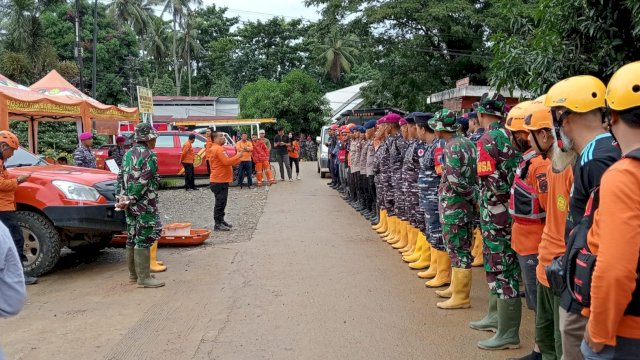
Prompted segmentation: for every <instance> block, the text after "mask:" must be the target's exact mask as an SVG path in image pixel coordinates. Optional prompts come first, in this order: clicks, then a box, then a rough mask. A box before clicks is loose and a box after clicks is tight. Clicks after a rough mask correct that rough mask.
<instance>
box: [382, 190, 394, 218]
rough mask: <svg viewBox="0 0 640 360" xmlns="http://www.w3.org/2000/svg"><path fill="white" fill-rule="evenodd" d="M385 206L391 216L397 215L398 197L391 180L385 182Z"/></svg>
mask: <svg viewBox="0 0 640 360" xmlns="http://www.w3.org/2000/svg"><path fill="white" fill-rule="evenodd" d="M383 197H384V208H385V209H387V214H388V215H389V216H396V215H397V212H396V197H395V187H394V186H393V185H392V184H391V182H388V183H385V184H384V195H383Z"/></svg>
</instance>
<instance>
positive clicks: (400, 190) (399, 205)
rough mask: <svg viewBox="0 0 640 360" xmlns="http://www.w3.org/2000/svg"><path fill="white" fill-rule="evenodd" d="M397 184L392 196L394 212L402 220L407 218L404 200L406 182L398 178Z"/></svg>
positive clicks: (405, 198) (405, 197)
mask: <svg viewBox="0 0 640 360" xmlns="http://www.w3.org/2000/svg"><path fill="white" fill-rule="evenodd" d="M399 181H400V182H399V183H398V185H397V186H396V187H395V188H394V192H393V196H394V198H395V201H394V204H395V207H396V214H397V216H398V217H399V218H400V219H402V220H405V221H406V220H409V217H408V216H407V211H406V201H407V196H408V194H407V192H406V184H405V183H404V182H403V181H402V179H399Z"/></svg>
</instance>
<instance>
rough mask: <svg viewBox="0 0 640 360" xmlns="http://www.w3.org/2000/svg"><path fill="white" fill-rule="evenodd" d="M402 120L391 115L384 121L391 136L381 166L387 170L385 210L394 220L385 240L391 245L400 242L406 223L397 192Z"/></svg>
mask: <svg viewBox="0 0 640 360" xmlns="http://www.w3.org/2000/svg"><path fill="white" fill-rule="evenodd" d="M400 119H402V117H401V116H400V115H398V114H395V113H390V114H388V115H386V116H385V120H384V121H385V123H386V124H387V127H388V134H389V135H388V137H387V140H386V145H387V146H386V149H385V153H384V154H383V161H384V163H382V164H381V166H383V167H386V169H387V171H386V174H385V177H384V181H385V183H384V189H385V195H384V201H385V209H386V210H387V213H388V216H390V217H391V220H392V227H391V232H390V233H389V236H387V237H385V238H384V239H385V240H386V241H387V242H389V243H390V244H394V243H396V242H398V241H400V237H401V230H402V229H403V228H404V223H403V222H402V220H401V218H400V216H402V214H401V213H400V212H399V211H398V205H399V204H396V199H397V197H396V191H398V192H399V190H398V186H399V184H400V172H401V171H402V153H401V146H399V145H398V143H399V142H400V141H401V138H402V135H401V134H400Z"/></svg>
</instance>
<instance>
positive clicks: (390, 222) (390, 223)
mask: <svg viewBox="0 0 640 360" xmlns="http://www.w3.org/2000/svg"><path fill="white" fill-rule="evenodd" d="M395 226H396V217H395V216H389V217H387V228H386V229H385V230H387V231H385V232H383V233H378V234H380V237H381V238H383V239H384V238H386V237H388V236H389V235H391V234H393V232H394V231H395Z"/></svg>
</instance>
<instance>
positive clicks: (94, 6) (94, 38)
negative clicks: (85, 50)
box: [91, 0, 98, 99]
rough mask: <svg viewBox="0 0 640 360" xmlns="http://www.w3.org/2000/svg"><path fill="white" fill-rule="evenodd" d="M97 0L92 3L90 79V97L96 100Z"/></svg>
mask: <svg viewBox="0 0 640 360" xmlns="http://www.w3.org/2000/svg"><path fill="white" fill-rule="evenodd" d="M97 49H98V0H95V1H94V3H93V67H92V79H91V97H92V98H94V99H95V98H96V87H97V86H98V81H97V80H96V77H97V76H96V72H97V71H98V69H97V67H96V66H97V65H96V64H97V63H98V60H97V58H98V56H97Z"/></svg>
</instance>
